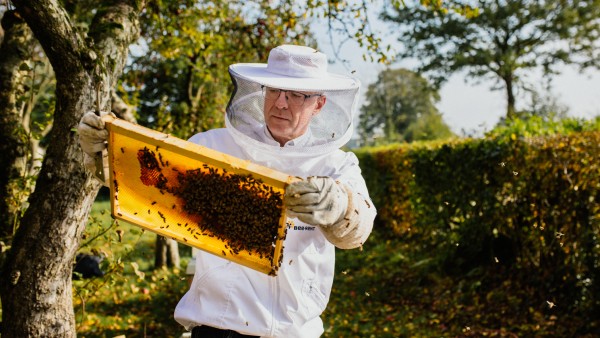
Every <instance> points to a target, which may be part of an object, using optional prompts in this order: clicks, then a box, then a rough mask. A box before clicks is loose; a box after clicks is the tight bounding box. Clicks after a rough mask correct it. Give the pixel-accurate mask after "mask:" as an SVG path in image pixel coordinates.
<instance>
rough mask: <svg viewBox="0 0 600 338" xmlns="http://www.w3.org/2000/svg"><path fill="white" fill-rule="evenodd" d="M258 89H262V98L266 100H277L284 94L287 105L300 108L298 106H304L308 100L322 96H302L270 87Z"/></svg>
mask: <svg viewBox="0 0 600 338" xmlns="http://www.w3.org/2000/svg"><path fill="white" fill-rule="evenodd" d="M260 88H261V89H262V92H263V96H264V98H265V99H267V100H277V99H278V98H279V95H281V93H285V98H286V100H287V102H288V103H289V105H290V106H295V107H300V106H302V105H304V102H305V101H306V99H308V98H311V97H315V96H322V95H323V94H304V93H300V92H296V91H292V90H283V89H278V88H271V87H267V86H260Z"/></svg>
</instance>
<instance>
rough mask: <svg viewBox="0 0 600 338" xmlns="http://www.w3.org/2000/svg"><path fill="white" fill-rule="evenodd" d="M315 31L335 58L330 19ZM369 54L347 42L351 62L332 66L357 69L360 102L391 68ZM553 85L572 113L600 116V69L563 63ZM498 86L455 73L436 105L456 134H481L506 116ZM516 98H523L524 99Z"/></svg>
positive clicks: (389, 37)
mask: <svg viewBox="0 0 600 338" xmlns="http://www.w3.org/2000/svg"><path fill="white" fill-rule="evenodd" d="M370 22H371V23H373V26H374V30H375V31H376V32H378V33H380V34H381V35H380V36H384V37H385V38H384V39H383V41H384V44H387V43H389V44H390V45H391V46H392V48H393V49H396V50H398V49H399V47H400V46H399V43H397V42H396V40H395V38H394V37H393V31H391V30H390V29H389V28H387V27H386V25H385V24H384V23H382V22H380V21H378V20H377V17H376V15H375V14H372V15H371V16H370ZM311 29H312V31H313V33H314V36H316V37H317V43H318V45H319V49H320V50H321V51H322V52H324V53H325V54H327V55H328V56H329V58H330V61H331V59H334V58H333V55H334V52H333V48H332V45H331V42H330V39H329V37H328V33H327V29H326V25H325V23H324V22H318V21H316V22H315V23H314V25H312V26H311ZM336 48H337V47H336ZM365 53H366V50H365V49H363V48H361V47H360V46H359V45H358V44H357V43H355V42H354V41H347V42H346V43H345V44H343V45H342V47H341V49H340V53H339V55H340V57H341V58H342V59H345V60H347V61H348V62H340V61H339V60H335V59H334V60H333V63H332V64H330V65H329V70H330V71H331V72H334V73H340V74H349V73H350V72H352V71H354V72H353V73H352V74H353V76H355V77H357V78H358V79H359V80H360V81H361V83H362V90H361V94H362V99H361V105H362V102H364V93H365V92H366V88H367V87H368V85H369V84H372V83H374V82H375V80H376V79H377V75H378V74H379V72H380V71H381V70H383V69H384V68H385V67H386V66H385V65H382V64H378V63H373V62H367V61H364V60H363V55H364V54H365ZM414 65H415V62H414V61H409V60H397V61H396V62H395V63H393V64H392V65H391V66H390V67H392V68H400V67H404V68H408V69H414ZM528 80H529V82H530V83H532V84H533V85H536V84H540V85H541V84H542V83H543V81H542V78H541V76H540V75H539V74H531V75H530V78H529V79H528ZM476 81H479V82H476ZM552 84H553V89H552V94H553V95H555V96H556V98H557V102H558V103H559V104H561V105H562V106H566V107H568V108H569V115H570V116H574V117H579V118H585V119H591V118H593V117H595V116H597V115H600V71H598V70H590V69H587V70H585V71H584V73H581V72H579V70H578V69H577V68H576V67H575V66H568V67H564V68H563V70H562V71H561V74H560V75H558V76H555V77H553V80H552ZM493 85H494V82H493V81H491V80H488V81H482V80H481V79H469V78H467V77H466V75H465V73H456V74H454V75H452V76H450V78H449V79H448V80H447V81H446V82H445V84H444V85H443V86H442V87H441V89H440V96H441V100H440V102H439V103H438V105H437V108H438V110H439V111H440V113H441V114H442V116H443V119H444V121H445V122H446V123H447V124H448V125H449V126H450V128H451V129H452V130H453V131H454V132H455V133H456V134H458V135H470V136H481V135H483V134H484V133H485V132H486V131H487V130H490V129H492V128H493V127H494V125H496V123H497V122H498V121H499V119H500V118H501V117H502V116H504V115H505V113H506V103H505V101H506V100H505V92H504V91H503V90H496V91H493V90H491V87H492V86H493ZM517 99H518V100H519V99H521V100H524V97H518V98H517ZM523 102H524V101H523ZM517 108H518V107H517Z"/></svg>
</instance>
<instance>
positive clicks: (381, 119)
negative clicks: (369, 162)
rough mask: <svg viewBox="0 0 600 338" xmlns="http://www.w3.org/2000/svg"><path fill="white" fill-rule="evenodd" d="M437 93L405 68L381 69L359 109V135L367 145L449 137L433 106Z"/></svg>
mask: <svg viewBox="0 0 600 338" xmlns="http://www.w3.org/2000/svg"><path fill="white" fill-rule="evenodd" d="M439 100H440V96H439V93H438V92H437V90H435V89H434V88H432V87H431V86H430V84H429V83H428V82H427V80H426V79H424V78H423V77H421V76H420V75H418V74H416V73H414V72H412V71H410V70H406V69H389V68H388V69H384V70H383V71H381V72H380V73H379V75H378V78H377V80H376V81H375V82H374V83H373V84H370V85H369V87H368V89H367V93H366V101H367V102H366V103H365V104H364V105H363V106H362V109H361V114H360V123H359V133H360V136H361V138H362V139H363V140H365V143H366V144H367V145H373V144H382V143H393V142H402V141H405V142H412V141H417V140H433V139H440V138H448V137H450V136H451V135H452V132H451V131H450V128H449V127H448V126H447V125H446V124H445V123H444V122H443V120H442V117H441V115H440V113H439V112H438V110H437V108H436V107H435V104H436V103H437V102H438V101H439Z"/></svg>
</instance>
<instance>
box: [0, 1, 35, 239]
mask: <svg viewBox="0 0 600 338" xmlns="http://www.w3.org/2000/svg"><path fill="white" fill-rule="evenodd" d="M2 28H3V29H4V34H5V35H4V39H3V40H2V45H0V163H2V165H1V166H0V189H1V190H0V196H2V198H1V200H0V215H2V217H0V239H2V240H5V241H8V242H10V240H11V238H12V236H13V233H14V230H15V228H16V224H17V222H18V216H19V211H20V209H21V203H22V202H24V198H26V196H27V194H24V193H22V189H20V188H19V186H22V184H19V180H21V179H23V178H24V177H23V176H24V175H26V169H25V166H26V162H27V158H26V154H27V138H28V137H27V135H25V134H26V132H25V130H24V129H23V126H22V124H21V121H22V118H23V116H21V110H20V109H19V107H18V106H17V100H18V99H19V97H20V96H22V95H25V94H26V90H25V89H24V86H23V75H24V72H20V71H19V67H20V66H21V65H22V64H23V63H24V62H25V61H27V60H29V59H30V57H31V53H32V49H33V47H32V46H33V45H34V44H33V34H32V33H31V30H30V29H29V27H28V26H27V24H26V23H25V21H24V20H23V19H22V18H21V17H20V16H19V15H18V14H17V13H16V12H15V11H7V12H5V13H4V16H3V17H2Z"/></svg>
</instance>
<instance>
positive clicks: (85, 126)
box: [77, 112, 108, 157]
mask: <svg viewBox="0 0 600 338" xmlns="http://www.w3.org/2000/svg"><path fill="white" fill-rule="evenodd" d="M77 132H78V133H79V145H80V146H81V149H82V150H83V152H84V153H86V154H88V155H90V156H91V157H94V156H96V154H97V153H98V152H100V151H103V150H104V149H106V141H107V140H108V130H106V128H105V124H104V121H102V118H101V117H100V116H98V115H96V113H94V112H88V113H85V114H84V115H83V117H82V118H81V120H80V121H79V125H78V126H77Z"/></svg>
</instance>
